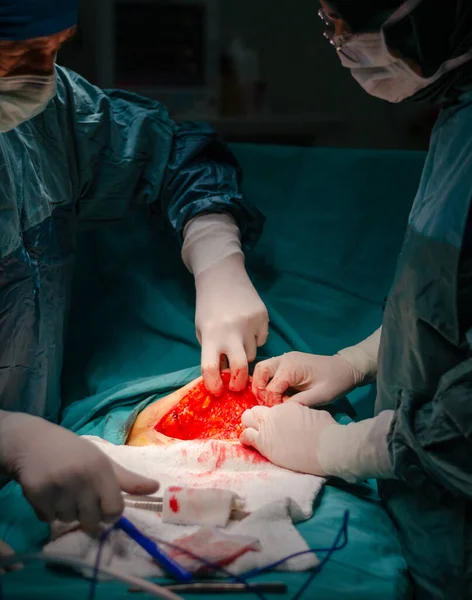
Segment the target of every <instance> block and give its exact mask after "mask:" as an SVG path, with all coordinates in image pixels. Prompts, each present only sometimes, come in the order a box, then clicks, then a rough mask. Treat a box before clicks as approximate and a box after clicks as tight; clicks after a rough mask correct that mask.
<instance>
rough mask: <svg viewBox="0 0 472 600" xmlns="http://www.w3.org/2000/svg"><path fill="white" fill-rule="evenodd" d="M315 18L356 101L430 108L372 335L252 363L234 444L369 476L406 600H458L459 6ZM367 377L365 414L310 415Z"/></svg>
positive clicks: (464, 237)
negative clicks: (392, 530) (252, 400)
mask: <svg viewBox="0 0 472 600" xmlns="http://www.w3.org/2000/svg"><path fill="white" fill-rule="evenodd" d="M320 16H321V17H322V18H323V20H324V21H325V24H326V27H327V29H326V37H328V38H329V40H330V41H331V42H332V44H333V46H334V47H335V48H336V50H337V52H338V55H339V58H340V60H341V63H342V64H343V66H345V67H346V68H348V69H350V71H351V73H352V75H353V77H354V78H355V79H356V81H357V82H358V83H359V84H360V85H361V86H362V87H363V88H364V89H365V90H366V91H367V92H368V93H369V94H371V95H373V96H376V97H378V98H381V99H384V100H387V101H390V102H401V101H403V100H407V99H409V100H412V101H418V102H429V103H433V104H435V105H437V106H439V107H441V109H442V110H441V112H440V116H439V119H438V121H437V124H436V126H435V128H434V131H433V134H432V139H431V144H430V150H429V153H428V156H427V160H426V164H425V167H424V172H423V176H422V180H421V183H420V187H419V190H418V193H417V196H416V199H415V201H414V204H413V207H412V211H411V214H410V217H409V222H408V228H407V232H406V235H405V239H404V243H403V248H402V250H401V253H400V256H399V259H398V265H397V272H396V275H395V279H394V282H393V285H392V287H391V290H390V294H389V297H388V300H387V303H386V307H385V310H384V317H383V323H382V327H381V329H379V330H378V331H376V332H375V333H374V334H373V335H372V336H370V337H369V338H368V339H367V340H365V341H363V342H361V343H360V344H359V345H358V346H355V347H352V348H346V349H344V350H341V351H340V352H339V353H338V354H337V355H335V356H316V355H309V354H302V353H289V354H287V355H284V356H281V357H276V358H273V359H270V360H268V361H264V362H262V363H260V364H259V365H257V367H256V370H255V374H254V380H253V386H254V392H255V393H256V394H257V395H258V397H259V399H260V400H261V401H262V402H264V403H265V404H266V406H260V407H255V408H253V409H251V410H249V411H246V412H245V413H244V414H243V418H242V422H243V425H244V426H245V427H246V429H245V430H244V431H243V433H242V436H241V441H242V442H244V443H246V444H249V445H252V446H254V447H255V448H257V449H258V450H259V451H260V452H261V453H262V454H263V455H265V456H266V457H268V458H269V459H270V460H272V461H273V462H275V463H277V464H279V465H281V466H284V467H287V468H290V469H294V470H297V471H303V472H307V473H313V474H316V475H323V476H337V477H340V478H343V479H345V480H347V481H349V482H354V481H356V480H362V479H365V478H370V477H375V478H377V479H378V480H379V489H380V493H381V496H382V499H383V500H384V503H385V506H386V508H387V510H388V511H389V513H390V515H391V517H392V519H393V520H394V522H395V524H396V525H397V527H398V531H399V536H400V539H401V542H402V546H403V551H404V554H405V558H406V560H407V562H408V566H409V569H410V573H411V577H412V580H413V582H414V587H415V598H418V599H421V600H436V599H437V600H439V599H441V600H442V599H444V600H445V599H450V598H457V599H459V598H461V599H464V600H465V599H470V598H472V460H471V451H472V352H471V342H472V329H471V327H472V211H471V200H472V4H471V3H470V1H469V0H451V1H450V2H447V3H446V2H439V1H435V0H407V1H406V2H405V1H403V2H401V1H396V0H390V1H387V0H379V1H378V2H375V3H372V2H368V1H367V0H364V1H363V0H350V1H348V0H330V1H329V2H323V3H322V10H321V11H320ZM379 201H381V199H379ZM374 379H376V380H377V399H376V404H375V416H374V418H372V419H367V420H365V421H361V422H357V423H351V424H349V425H339V424H337V423H336V422H335V421H334V419H333V418H332V417H331V416H330V414H329V413H328V412H327V411H324V410H312V407H315V406H316V407H318V406H320V405H323V404H328V403H330V402H332V401H333V400H334V399H336V398H337V397H339V396H342V395H344V394H345V393H347V392H349V391H350V390H352V389H354V388H355V387H356V386H360V385H363V384H366V383H368V382H370V381H373V380H374ZM294 391H295V392H296V393H295V395H292V393H293V392H294Z"/></svg>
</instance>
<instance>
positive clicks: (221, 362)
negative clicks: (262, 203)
mask: <svg viewBox="0 0 472 600" xmlns="http://www.w3.org/2000/svg"><path fill="white" fill-rule="evenodd" d="M182 259H183V261H184V263H185V265H186V266H187V268H188V269H189V271H190V272H191V273H193V275H194V277H195V287H196V290H197V307H196V316H195V324H196V329H197V338H198V341H199V342H200V344H201V346H202V361H201V362H202V375H203V380H204V382H205V386H206V388H207V389H208V391H210V392H211V393H212V394H216V395H218V394H220V393H221V392H222V391H223V382H222V380H221V376H220V370H221V369H224V368H225V367H226V359H227V361H228V363H229V368H230V370H231V380H230V389H231V390H233V391H240V390H242V389H244V387H245V385H246V383H247V379H248V362H252V361H253V360H254V359H255V358H256V353H257V347H258V346H262V345H263V344H264V343H265V341H266V339H267V335H268V332H269V316H268V314H267V309H266V307H265V306H264V303H263V302H262V300H261V299H260V298H259V295H258V293H257V292H256V290H255V289H254V286H253V285H252V283H251V280H250V279H249V277H248V275H247V273H246V269H245V267H244V254H243V252H242V250H241V240H240V232H239V229H238V227H237V225H236V222H235V221H234V219H233V218H232V217H231V216H230V215H227V214H203V215H200V216H198V217H196V218H195V219H192V220H191V221H190V222H189V223H188V224H187V226H186V227H185V230H184V244H183V248H182Z"/></svg>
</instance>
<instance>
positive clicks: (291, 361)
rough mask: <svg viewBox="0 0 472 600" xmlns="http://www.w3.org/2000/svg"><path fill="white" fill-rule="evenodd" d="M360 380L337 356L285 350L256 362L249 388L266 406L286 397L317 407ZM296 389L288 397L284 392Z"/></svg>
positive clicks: (350, 388) (361, 374)
mask: <svg viewBox="0 0 472 600" xmlns="http://www.w3.org/2000/svg"><path fill="white" fill-rule="evenodd" d="M363 381H364V374H363V373H361V372H360V371H358V370H357V369H356V368H355V367H354V366H352V365H351V364H350V363H348V362H347V361H346V360H344V359H343V358H341V356H338V355H335V356H320V355H316V354H305V353H303V352H289V353H288V354H284V355H282V356H277V357H275V358H270V359H269V360H265V361H263V362H260V363H259V364H258V365H256V368H255V370H254V375H253V379H252V391H253V393H254V395H255V396H256V398H258V400H259V401H260V402H261V403H263V404H266V405H268V406H273V405H275V404H280V403H281V402H284V401H286V400H290V401H291V402H296V403H298V404H304V405H306V406H317V405H320V404H329V403H330V402H333V401H334V400H336V398H339V397H340V396H343V395H344V394H347V393H348V392H350V391H351V390H353V389H354V388H355V387H357V386H359V385H361V384H362V383H363ZM294 391H295V392H298V393H296V394H295V395H293V396H291V397H289V396H288V395H287V392H294Z"/></svg>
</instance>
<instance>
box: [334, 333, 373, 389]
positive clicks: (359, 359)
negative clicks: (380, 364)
mask: <svg viewBox="0 0 472 600" xmlns="http://www.w3.org/2000/svg"><path fill="white" fill-rule="evenodd" d="M381 333H382V328H381V327H379V329H377V331H374V333H373V334H372V335H370V336H369V337H368V338H367V339H365V340H363V341H362V342H360V343H359V344H356V345H355V346H350V347H349V348H344V350H340V351H339V352H338V354H339V355H340V356H342V358H344V360H345V361H347V362H348V363H349V364H350V365H352V366H353V367H354V368H355V369H357V370H358V371H360V372H361V373H363V374H364V375H365V378H364V380H363V384H364V385H366V384H368V383H372V381H374V380H375V378H376V377H377V360H378V356H379V348H380V335H381Z"/></svg>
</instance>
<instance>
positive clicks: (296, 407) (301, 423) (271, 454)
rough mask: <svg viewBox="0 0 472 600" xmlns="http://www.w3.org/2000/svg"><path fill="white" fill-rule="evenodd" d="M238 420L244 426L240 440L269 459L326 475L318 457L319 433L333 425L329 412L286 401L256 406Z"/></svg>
mask: <svg viewBox="0 0 472 600" xmlns="http://www.w3.org/2000/svg"><path fill="white" fill-rule="evenodd" d="M241 422H242V424H243V426H244V427H245V428H246V429H244V431H243V432H242V434H241V436H240V438H239V439H240V442H241V443H242V444H245V445H246V446H252V447H253V448H255V449H256V450H258V451H259V452H260V453H261V454H262V455H263V456H265V457H266V458H267V459H268V460H270V462H272V463H274V464H275V465H278V466H279V467H284V468H285V469H290V470H292V471H299V472H300V473H310V474H311V475H319V476H320V477H324V476H326V475H328V473H326V472H325V471H324V469H323V468H322V466H321V465H320V462H319V460H318V443H319V439H320V436H321V433H322V432H323V431H324V430H325V429H326V428H327V427H329V426H330V425H336V421H335V420H334V419H333V417H332V416H331V415H330V414H329V413H328V412H326V411H324V410H313V409H311V408H307V407H306V406H301V405H300V404H296V403H294V402H288V403H286V404H280V405H278V406H274V407H272V408H269V407H268V406H255V407H254V408H251V409H250V410H246V411H245V412H244V413H243V416H242V418H241Z"/></svg>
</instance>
